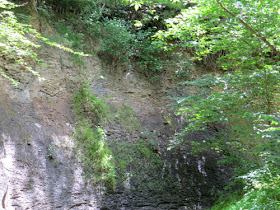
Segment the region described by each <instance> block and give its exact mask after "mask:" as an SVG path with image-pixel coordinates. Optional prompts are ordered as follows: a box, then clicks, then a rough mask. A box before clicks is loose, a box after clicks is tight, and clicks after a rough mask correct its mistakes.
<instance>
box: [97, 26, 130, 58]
mask: <svg viewBox="0 0 280 210" xmlns="http://www.w3.org/2000/svg"><path fill="white" fill-rule="evenodd" d="M99 27H100V29H101V31H100V34H99V37H100V51H101V53H104V54H105V55H108V56H109V58H110V59H111V60H113V62H128V60H129V57H130V56H131V53H132V51H131V45H132V42H133V39H134V35H133V34H132V33H131V32H130V31H129V25H128V24H127V23H125V22H124V21H121V20H106V21H104V22H102V23H99Z"/></svg>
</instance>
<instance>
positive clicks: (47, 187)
mask: <svg viewBox="0 0 280 210" xmlns="http://www.w3.org/2000/svg"><path fill="white" fill-rule="evenodd" d="M40 58H41V59H43V60H44V62H45V63H46V65H45V66H40V65H37V64H35V63H30V65H32V66H33V67H34V70H35V71H37V72H38V73H39V74H40V76H41V77H42V78H43V80H41V81H39V79H38V78H37V77H36V76H34V75H32V74H31V73H28V72H26V71H25V70H24V69H21V68H20V66H18V65H16V64H15V63H14V62H13V61H12V60H8V59H7V58H6V57H5V56H0V67H1V68H2V69H4V70H5V71H6V72H7V74H8V75H12V77H13V78H15V79H17V80H19V81H20V85H19V87H14V86H12V85H11V84H10V82H9V81H8V80H7V79H5V78H2V77H0V85H1V87H2V88H1V92H0V119H1V120H0V158H1V159H0V198H1V199H2V207H5V208H6V209H9V210H10V209H11V210H12V209H19V210H20V209H203V208H207V207H210V206H211V205H212V204H213V201H214V193H216V192H217V191H219V190H221V189H222V187H223V186H224V185H225V184H226V183H227V180H228V173H227V171H226V167H225V166H223V165H218V164H217V160H218V158H219V157H218V156H217V155H216V154H214V153H212V152H210V151H209V152H205V153H203V154H201V155H200V156H198V157H194V156H192V155H190V151H189V150H188V148H186V149H184V150H182V151H169V152H167V150H166V145H167V144H168V139H169V138H170V137H171V136H172V135H173V134H174V132H175V130H176V129H178V126H179V124H180V121H178V122H176V120H175V123H174V124H171V123H170V122H169V119H170V118H172V117H170V116H172V113H170V112H169V111H168V109H167V104H168V103H169V101H168V99H167V98H168V96H170V94H171V93H172V94H173V93H174V92H176V93H178V94H184V93H185V94H189V93H188V89H187V88H186V89H185V90H184V91H185V92H184V91H183V92H184V93H183V92H182V89H180V91H178V90H176V88H172V87H171V86H170V85H169V82H166V81H168V77H165V80H162V82H161V85H158V86H157V87H155V86H153V85H152V84H151V83H150V82H148V81H147V80H146V79H145V78H144V77H143V76H141V75H139V74H138V73H137V72H134V71H133V70H130V71H129V70H127V69H125V67H123V68H121V67H120V68H118V70H116V69H115V70H112V69H111V70H110V69H109V68H107V67H105V66H103V67H102V65H101V62H100V60H99V59H98V58H96V57H87V58H85V59H84V61H85V67H81V66H77V65H75V64H74V63H73V62H72V61H71V58H70V55H69V54H68V53H66V52H63V51H60V50H58V49H55V48H50V47H44V48H43V49H41V50H40ZM82 79H87V80H88V81H90V83H91V90H92V93H94V94H96V95H97V96H99V97H107V103H108V105H109V106H110V107H111V108H112V110H115V112H117V111H118V109H120V107H122V106H123V105H124V104H126V105H129V106H130V107H131V109H132V110H133V111H134V112H135V113H136V118H137V121H138V122H139V124H140V127H137V128H133V127H132V129H127V127H125V126H123V125H121V124H120V123H119V121H118V120H117V119H116V118H114V119H113V120H112V121H111V122H110V123H108V124H107V125H106V127H105V130H106V132H107V135H108V144H109V146H110V148H111V150H112V151H113V154H114V155H115V156H116V158H117V157H118V156H120V155H123V153H127V155H130V156H129V157H131V158H132V159H135V160H136V161H135V162H134V164H131V165H130V166H129V167H127V168H125V170H126V171H125V172H124V174H126V177H125V179H124V180H122V182H121V183H119V184H118V185H117V189H116V190H115V191H114V192H106V191H104V189H102V188H100V187H99V186H98V185H91V184H87V183H86V181H85V180H84V178H83V173H84V172H85V171H83V170H84V169H83V167H82V164H81V162H80V161H79V160H77V159H76V157H75V152H74V151H73V147H74V141H75V139H73V131H74V129H75V120H74V117H73V114H72V111H71V100H72V95H73V93H74V92H75V91H76V90H77V88H78V87H79V85H80V84H81V81H82ZM168 94H169V95H168ZM112 114H114V113H112ZM172 119H173V118H172ZM207 135H212V134H211V131H208V132H206V133H199V134H194V135H193V136H192V138H196V139H197V140H203V139H204V138H206V136H207ZM151 140H152V141H153V142H154V145H156V147H155V148H152V149H151V151H153V152H154V154H153V155H155V156H154V157H157V159H158V160H159V163H151V162H149V161H148V160H146V159H144V158H143V156H141V154H140V153H139V154H140V156H137V154H138V153H137V152H136V151H135V153H133V148H134V147H133V146H131V147H130V146H129V145H133V144H134V143H135V142H138V141H144V142H145V141H147V142H148V141H151ZM120 147H121V148H125V147H127V148H130V149H126V150H125V149H120ZM116 167H118V166H116ZM5 192H7V193H6V194H5ZM4 195H6V196H4Z"/></svg>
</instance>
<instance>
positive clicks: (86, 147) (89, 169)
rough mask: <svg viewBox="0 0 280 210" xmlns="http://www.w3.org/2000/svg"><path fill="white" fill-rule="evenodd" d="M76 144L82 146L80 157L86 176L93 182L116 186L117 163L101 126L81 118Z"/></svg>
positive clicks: (109, 186)
mask: <svg viewBox="0 0 280 210" xmlns="http://www.w3.org/2000/svg"><path fill="white" fill-rule="evenodd" d="M74 136H75V138H76V139H77V141H76V146H77V147H78V148H80V149H81V150H80V151H79V158H80V159H81V160H82V162H83V166H84V168H85V171H86V172H85V177H86V178H87V180H88V181H89V182H91V183H93V184H96V183H100V181H102V182H105V186H106V187H107V188H108V189H110V190H114V189H115V187H116V180H115V176H116V174H115V173H116V172H115V164H114V161H113V156H112V152H111V150H110V149H109V148H108V146H107V140H106V134H105V132H104V130H103V129H102V128H101V127H94V128H92V125H91V124H90V123H89V122H88V121H87V120H86V119H83V120H79V121H77V123H76V129H75V135H74Z"/></svg>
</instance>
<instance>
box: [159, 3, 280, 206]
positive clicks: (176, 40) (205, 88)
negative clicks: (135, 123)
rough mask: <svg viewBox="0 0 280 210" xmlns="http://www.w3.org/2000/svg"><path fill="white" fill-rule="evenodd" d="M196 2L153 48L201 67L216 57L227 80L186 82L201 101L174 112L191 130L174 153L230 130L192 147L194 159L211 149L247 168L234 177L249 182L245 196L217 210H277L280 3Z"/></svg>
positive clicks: (183, 101) (188, 100)
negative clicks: (203, 136)
mask: <svg viewBox="0 0 280 210" xmlns="http://www.w3.org/2000/svg"><path fill="white" fill-rule="evenodd" d="M196 3H197V5H195V6H194V7H192V8H189V9H186V10H183V11H182V13H181V14H180V15H178V16H176V17H175V18H172V19H169V20H167V21H166V22H167V23H168V24H167V26H168V28H167V30H165V31H159V32H158V33H157V34H156V35H155V36H154V37H155V42H154V44H156V45H157V46H159V47H162V48H163V49H164V50H173V49H175V48H187V49H188V51H189V52H191V54H193V55H194V56H195V59H196V60H198V61H199V60H206V61H207V58H208V57H209V56H213V55H214V56H216V57H215V59H213V60H212V61H211V62H214V63H217V64H218V65H219V66H220V69H223V70H224V73H221V74H215V75H205V76H204V77H203V78H199V79H197V80H195V81H186V82H184V83H183V84H185V85H190V86H193V85H195V86H197V87H199V88H200V89H201V94H200V95H195V96H189V97H185V98H180V99H176V100H177V105H176V106H175V109H176V112H177V114H178V115H181V116H182V117H184V118H185V121H186V127H185V128H184V129H183V130H182V131H181V132H179V133H178V134H177V136H176V137H174V139H173V140H172V141H171V147H170V148H173V147H175V146H176V145H178V144H181V143H185V140H184V139H185V136H186V135H187V134H188V133H190V132H194V131H197V130H213V128H215V127H224V128H226V129H224V132H226V133H227V134H226V135H221V133H220V134H217V135H216V136H214V137H213V138H210V139H207V140H205V141H203V142H197V141H192V142H190V144H191V145H192V146H193V150H194V152H201V150H203V149H212V150H215V151H217V152H219V153H221V154H223V155H224V156H225V159H224V160H223V161H224V162H226V161H230V162H235V163H236V164H237V165H238V166H239V167H241V168H242V170H237V171H236V173H237V174H238V175H243V176H241V178H242V179H243V180H244V182H245V186H246V187H247V188H248V189H244V195H243V196H242V197H235V198H231V201H229V202H226V203H227V205H224V206H223V207H221V206H219V205H218V206H217V209H221V208H222V209H240V208H242V209H243V208H246V209H253V208H256V209H277V207H279V193H278V192H277V188H279V176H278V175H277V173H279V164H276V163H277V162H279V152H278V151H279V138H280V132H279V121H280V119H279V95H280V94H279V80H280V68H279V66H280V63H279V55H280V53H279V47H280V42H279V33H278V32H279V31H278V28H279V27H278V26H279V18H280V16H279V5H280V1H279V0H277V1H270V0H265V1H246V0H244V1H243V0H241V1H237V2H236V1H232V0H224V1H219V0H210V1H208V0H207V1H206V0H203V1H196ZM171 40H172V41H171ZM213 66H214V67H215V65H213ZM216 130H218V129H216ZM220 130H221V129H220ZM268 163H269V164H268ZM249 171H250V172H249ZM260 171H262V172H261V173H260ZM250 173H254V174H256V176H254V177H252V176H251V175H250ZM246 174H247V175H246ZM268 177H271V178H270V179H268ZM252 182H254V183H259V184H258V186H256V185H254V184H253V183H252ZM260 186H261V187H260ZM229 203H230V204H229ZM220 205H223V202H222V203H221V204H220Z"/></svg>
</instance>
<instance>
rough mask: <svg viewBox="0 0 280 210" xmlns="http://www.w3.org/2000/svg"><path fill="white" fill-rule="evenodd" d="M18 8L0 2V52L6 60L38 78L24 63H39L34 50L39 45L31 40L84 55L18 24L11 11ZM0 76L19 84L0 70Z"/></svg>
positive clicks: (28, 26) (36, 73)
mask: <svg viewBox="0 0 280 210" xmlns="http://www.w3.org/2000/svg"><path fill="white" fill-rule="evenodd" d="M15 7H19V6H17V5H15V4H13V3H10V2H9V1H6V0H4V1H1V4H0V19H1V24H0V52H1V54H4V55H5V56H6V57H7V58H9V59H12V60H14V61H15V63H17V64H19V65H20V66H21V67H23V68H24V69H25V70H27V71H29V72H31V73H32V74H33V75H35V76H37V77H38V78H39V79H41V78H40V76H39V74H38V72H35V71H34V70H33V69H32V68H31V67H30V65H28V63H27V62H26V60H27V59H30V58H31V59H33V60H35V61H37V62H39V63H41V61H40V59H39V58H38V55H37V53H36V52H35V50H34V49H35V48H38V47H40V45H39V44H37V43H35V42H34V41H33V40H37V41H38V40H40V41H41V42H43V43H46V44H48V45H50V46H54V47H57V48H59V49H62V50H65V51H68V52H71V53H73V54H76V55H80V56H82V55H84V54H83V53H80V52H74V51H73V50H71V49H70V48H67V47H64V46H61V45H59V44H57V43H56V42H51V41H49V40H48V39H47V38H45V37H43V36H42V35H41V34H40V33H38V32H37V31H36V30H34V29H32V27H31V26H30V25H29V24H24V23H20V22H18V20H17V17H16V16H15V14H14V13H13V12H12V11H11V9H12V8H15ZM0 74H1V75H2V76H4V77H5V78H7V79H9V80H10V81H11V82H12V83H13V84H14V85H18V84H19V83H18V82H17V81H15V80H14V79H13V78H12V75H11V76H9V73H7V72H4V71H3V70H2V69H0Z"/></svg>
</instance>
